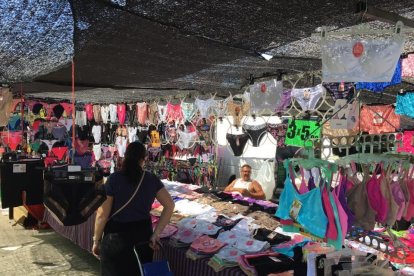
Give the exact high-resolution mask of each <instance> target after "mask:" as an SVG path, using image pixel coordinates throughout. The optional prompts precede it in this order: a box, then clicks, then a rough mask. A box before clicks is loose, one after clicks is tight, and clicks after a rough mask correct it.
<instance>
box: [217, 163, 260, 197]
mask: <svg viewBox="0 0 414 276" xmlns="http://www.w3.org/2000/svg"><path fill="white" fill-rule="evenodd" d="M251 174H252V167H250V166H249V165H247V164H244V165H243V166H242V167H241V170H240V175H241V178H237V179H235V180H233V182H231V183H230V185H228V186H227V187H226V189H224V191H225V192H239V193H240V194H242V195H243V196H247V197H251V198H255V199H265V194H264V192H263V189H262V186H261V185H260V184H259V182H257V181H256V180H252V179H250V175H251Z"/></svg>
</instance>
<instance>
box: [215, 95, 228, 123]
mask: <svg viewBox="0 0 414 276" xmlns="http://www.w3.org/2000/svg"><path fill="white" fill-rule="evenodd" d="M230 99H232V98H231V97H227V98H225V99H224V100H216V101H215V102H216V104H215V105H214V113H215V114H216V115H217V117H218V118H224V117H225V116H226V115H227V103H228V101H229V100H230Z"/></svg>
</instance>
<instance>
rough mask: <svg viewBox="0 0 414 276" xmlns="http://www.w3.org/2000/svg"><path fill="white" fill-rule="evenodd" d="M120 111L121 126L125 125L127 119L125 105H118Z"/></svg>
mask: <svg viewBox="0 0 414 276" xmlns="http://www.w3.org/2000/svg"><path fill="white" fill-rule="evenodd" d="M117 111H118V120H119V123H120V124H121V125H123V124H124V123H125V117H126V107H125V105H124V104H118V106H117Z"/></svg>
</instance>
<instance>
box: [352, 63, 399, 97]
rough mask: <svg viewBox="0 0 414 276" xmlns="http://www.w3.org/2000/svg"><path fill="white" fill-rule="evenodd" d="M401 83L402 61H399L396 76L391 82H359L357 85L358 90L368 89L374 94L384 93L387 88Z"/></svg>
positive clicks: (394, 75)
mask: <svg viewBox="0 0 414 276" xmlns="http://www.w3.org/2000/svg"><path fill="white" fill-rule="evenodd" d="M400 83H401V60H399V61H398V63H397V67H396V68H395V71H394V74H393V76H392V79H391V81H390V82H357V83H356V84H355V86H356V88H357V89H358V90H360V89H366V90H370V91H372V92H382V91H384V89H385V88H387V87H388V86H391V85H396V84H400Z"/></svg>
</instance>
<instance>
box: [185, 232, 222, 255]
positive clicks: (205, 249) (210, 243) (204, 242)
mask: <svg viewBox="0 0 414 276" xmlns="http://www.w3.org/2000/svg"><path fill="white" fill-rule="evenodd" d="M225 245H226V244H225V243H222V242H220V241H219V240H216V239H213V238H210V237H209V236H207V235H204V236H201V237H199V238H198V239H196V240H195V241H193V243H192V244H191V248H192V249H193V250H195V251H196V252H201V253H205V254H213V253H216V252H217V251H219V250H220V249H221V248H222V247H224V246H225Z"/></svg>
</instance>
